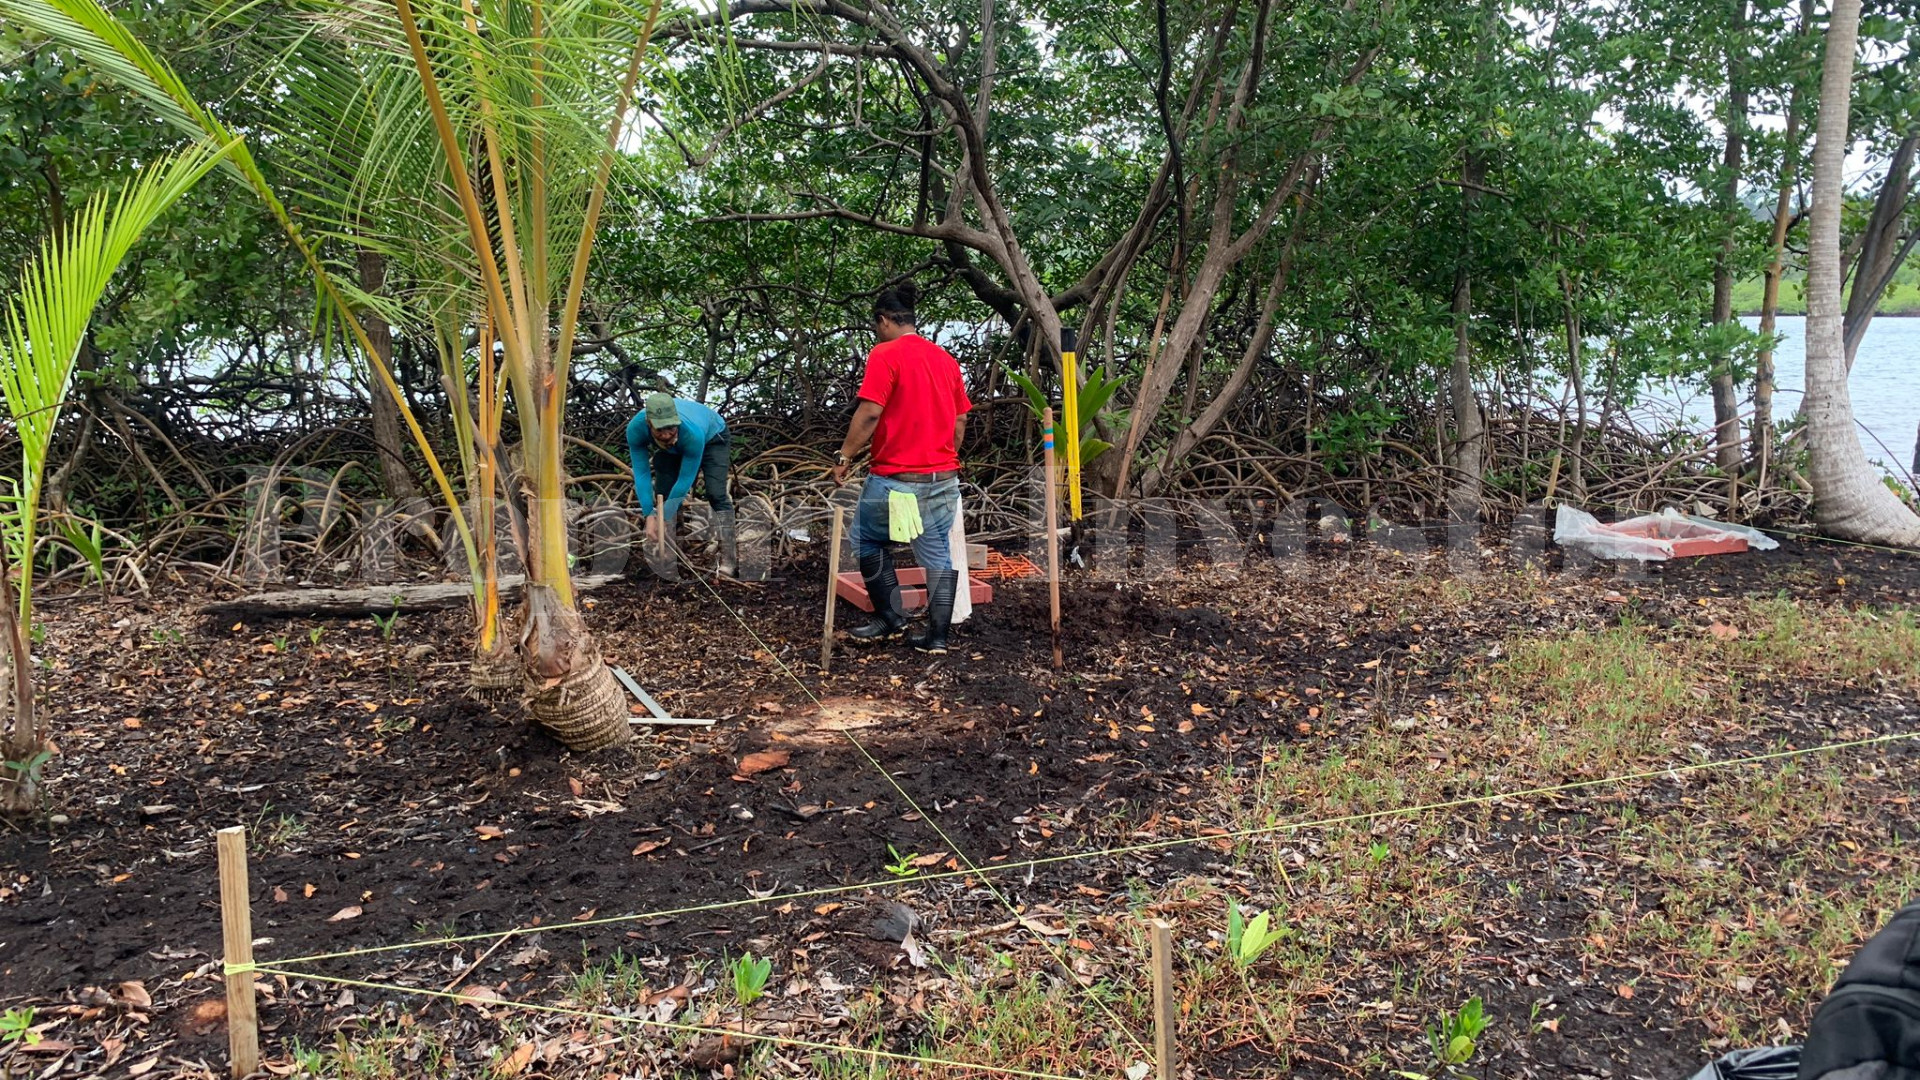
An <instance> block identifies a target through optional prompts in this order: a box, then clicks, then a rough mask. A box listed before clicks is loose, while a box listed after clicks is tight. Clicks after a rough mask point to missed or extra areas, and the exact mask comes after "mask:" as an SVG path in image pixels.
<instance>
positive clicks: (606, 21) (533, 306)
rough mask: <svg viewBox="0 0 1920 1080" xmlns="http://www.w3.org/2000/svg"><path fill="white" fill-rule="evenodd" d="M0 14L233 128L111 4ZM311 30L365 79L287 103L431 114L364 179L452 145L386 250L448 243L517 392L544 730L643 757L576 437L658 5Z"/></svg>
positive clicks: (155, 101)
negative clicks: (584, 525) (591, 570)
mask: <svg viewBox="0 0 1920 1080" xmlns="http://www.w3.org/2000/svg"><path fill="white" fill-rule="evenodd" d="M250 9H251V5H243V6H242V7H241V8H240V10H241V11H243V12H244V11H247V10H250ZM0 13H3V14H7V15H9V16H15V17H19V18H20V19H21V21H22V22H25V23H26V24H28V25H31V26H33V27H35V28H36V29H39V30H41V31H42V32H45V33H48V34H50V35H52V36H54V37H55V38H56V39H57V40H60V41H61V42H62V44H65V45H67V46H69V47H71V48H73V49H74V50H75V51H76V52H78V53H79V54H80V55H81V56H82V57H83V58H84V59H86V60H87V61H88V62H90V63H92V64H94V65H95V66H96V67H97V68H98V69H99V70H100V71H101V73H103V74H106V75H109V76H112V77H115V78H118V79H120V80H121V81H122V82H123V84H125V85H127V86H128V87H129V88H131V89H133V90H134V91H135V92H136V93H138V94H140V95H141V96H142V97H143V98H144V99H146V100H147V101H148V102H149V103H150V104H152V105H153V106H154V107H155V109H156V111H157V112H158V113H159V114H160V115H161V116H162V117H164V118H166V119H168V120H170V121H172V122H174V123H176V124H177V125H179V126H181V127H183V128H185V129H188V130H196V129H197V130H202V131H221V132H224V131H225V129H224V127H222V126H221V125H220V124H219V122H218V121H217V120H215V119H214V118H213V117H212V116H211V114H210V113H209V112H208V111H207V110H206V109H205V108H203V107H202V106H200V105H199V104H198V103H197V102H194V101H193V100H192V98H191V95H190V94H188V93H187V92H186V90H185V88H184V86H182V85H180V83H179V80H178V79H177V77H175V76H174V75H173V73H172V72H171V70H170V69H168V68H167V67H166V65H165V64H164V62H162V61H160V60H159V59H158V58H157V57H155V56H153V55H152V54H151V52H150V51H149V50H147V49H145V48H144V46H141V45H140V43H139V42H138V41H137V39H135V38H134V37H133V35H131V34H130V33H128V32H127V31H126V29H125V27H124V26H122V25H120V24H119V23H118V22H117V21H115V20H113V18H112V17H111V16H110V15H109V14H107V13H106V12H105V11H104V10H102V9H100V8H99V6H98V4H97V3H96V2H95V0H0ZM294 15H297V16H299V17H302V18H305V19H306V20H307V29H308V31H310V34H311V37H312V39H313V41H314V42H316V43H319V44H320V45H325V44H326V43H327V42H328V41H329V40H333V39H337V40H338V41H339V42H340V43H341V44H340V47H341V48H353V49H356V50H358V52H357V55H356V58H355V59H356V65H357V67H358V69H359V71H360V72H361V74H360V75H359V76H356V77H353V78H337V77H331V76H334V75H337V73H338V71H339V70H340V66H339V65H331V66H329V67H328V68H326V69H324V70H318V71H316V70H315V69H313V68H311V67H308V66H305V65H301V64H289V65H288V66H287V67H286V68H285V69H283V70H282V71H281V72H279V73H278V78H279V80H280V84H279V90H280V93H278V94H277V95H275V101H274V104H276V105H278V106H280V107H284V108H287V109H289V110H295V109H297V110H300V111H302V112H303V113H305V114H307V115H309V116H311V115H313V114H316V113H324V112H326V111H327V110H329V109H335V110H338V111H339V112H341V113H343V114H344V113H347V112H350V111H352V110H354V109H356V108H358V107H359V103H360V100H361V99H359V98H357V97H355V96H354V95H362V94H365V93H368V92H369V91H370V90H371V92H375V93H380V94H387V95H392V96H393V100H394V101H399V100H401V99H402V98H403V97H407V96H414V97H416V98H417V100H418V102H419V108H418V109H413V110H409V109H406V108H394V109H390V110H388V111H387V112H385V113H384V114H383V115H387V116H389V117H393V118H395V120H394V123H393V125H392V126H390V127H388V128H386V129H385V131H384V134H385V135H386V136H388V137H386V138H383V139H382V140H379V141H377V142H374V143H371V144H368V145H367V150H368V153H367V155H366V157H365V159H364V160H363V162H362V164H363V168H364V170H365V171H366V172H367V173H369V174H372V175H382V174H391V175H407V176H412V175H414V173H413V171H412V170H411V169H396V167H395V166H396V163H397V162H401V161H417V160H418V154H419V149H420V145H421V141H420V140H419V139H417V138H414V137H413V133H414V130H415V129H414V128H413V127H412V126H410V125H411V124H412V123H413V122H414V120H415V119H416V118H417V119H419V120H420V121H421V122H424V123H426V124H427V125H429V126H428V130H430V131H431V133H432V141H431V142H430V143H428V144H427V145H429V146H437V148H438V151H439V156H438V161H439V170H438V173H437V176H436V180H435V183H433V184H427V185H422V186H415V187H413V188H412V190H413V191H414V192H415V194H416V195H417V196H418V198H419V200H420V202H419V205H418V208H417V209H418V212H417V213H414V214H411V215H402V216H401V218H400V220H401V221H402V222H403V224H402V225H401V226H399V227H397V228H396V229H395V230H394V232H393V233H392V234H391V235H387V236H383V237H380V238H379V240H380V241H381V242H382V243H385V244H388V245H390V246H392V247H396V248H397V247H401V246H407V245H418V244H420V243H423V242H424V243H426V244H428V245H438V248H439V251H440V253H441V255H442V257H443V258H444V259H446V260H448V261H450V262H452V263H454V264H457V265H461V266H463V268H464V270H465V271H466V273H465V274H464V277H465V279H466V280H468V281H471V282H473V283H475V284H476V287H477V288H478V290H479V292H480V295H481V297H482V298H483V303H484V309H485V324H486V326H487V328H488V329H489V330H490V332H491V333H492V334H493V335H495V336H496V337H497V339H498V341H499V342H500V345H501V356H502V360H501V371H500V374H501V376H502V377H503V380H502V381H504V383H505V384H506V385H507V386H508V387H509V388H510V390H511V393H512V397H513V401H514V405H515V409H514V413H515V415H516V417H517V420H518V423H519V429H520V430H519V435H520V448H521V456H522V458H523V459H524V461H525V462H526V473H527V475H526V477H525V485H524V487H525V494H524V518H523V519H524V522H525V534H526V539H527V543H526V549H525V552H524V554H525V562H526V564H527V571H528V573H527V580H528V584H527V588H526V590H525V593H524V599H523V603H522V608H521V620H520V622H521V637H520V646H521V655H522V658H523V661H524V663H525V668H526V678H527V687H528V693H529V698H530V709H531V712H532V714H533V717H534V719H535V720H537V721H539V722H540V723H542V724H544V725H546V726H547V727H549V728H551V729H552V730H553V731H554V732H555V733H556V734H557V735H559V737H560V738H561V739H562V740H563V741H565V742H566V743H567V744H568V745H569V746H572V747H574V748H575V749H583V750H591V749H599V748H602V747H606V746H611V745H616V744H618V743H622V742H625V741H626V740H627V739H628V738H629V737H630V734H629V733H630V728H629V726H628V723H627V713H626V708H625V700H624V696H623V694H622V691H621V689H620V686H619V684H618V682H617V681H615V679H614V678H613V675H612V673H611V671H610V670H609V669H608V668H607V666H606V663H605V661H604V660H603V659H602V658H601V656H600V653H599V650H598V648H597V646H596V645H595V644H594V642H593V639H592V637H591V635H590V634H588V632H587V630H586V626H585V624H584V621H583V620H582V619H581V617H580V615H579V613H578V610H577V608H576V607H575V604H574V595H573V584H572V579H571V577H570V575H569V572H568V571H569V567H568V561H569V556H568V550H567V519H566V493H567V483H566V481H567V478H566V472H565V467H564V461H563V457H562V450H563V447H564V441H563V438H564V431H563V428H564V422H565V401H566V389H567V377H568V366H569V361H570V359H571V356H572V349H573V343H574V336H575V330H576V327H577V325H578V320H579V313H580V308H581V303H582V300H583V298H584V291H585V285H586V270H587V264H588V260H589V258H590V256H591V253H592V246H593V236H594V230H595V227H596V225H597V222H598V219H599V216H600V212H601V209H602V207H603V206H604V204H605V197H606V191H607V187H608V181H609V178H610V176H611V175H612V170H613V166H614V164H615V161H616V159H617V158H618V156H619V155H618V153H617V151H618V148H619V146H620V136H621V131H622V129H623V126H624V121H625V117H626V114H627V112H628V109H629V106H630V105H631V102H632V98H633V93H634V88H635V86H636V85H637V82H638V79H639V75H640V72H641V71H642V69H643V66H644V61H645V60H646V57H647V55H648V46H649V40H650V38H651V34H652V30H653V28H654V26H655V25H656V23H657V21H658V19H659V16H660V3H659V0H651V2H642V0H596V2H589V3H583V4H559V5H549V4H546V3H543V2H541V0H471V2H469V0H416V2H408V0H396V3H395V4H394V6H393V8H392V9H388V8H386V7H385V6H384V5H363V4H358V3H353V2H351V0H315V2H314V3H310V4H307V5H305V6H303V7H302V8H300V9H299V11H297V12H294V13H291V14H290V15H289V16H288V17H292V16H294ZM402 73H405V74H406V75H407V78H405V79H402V78H400V75H401V74H402ZM290 130H291V129H290ZM244 155H245V149H244V147H243V148H241V150H240V151H239V152H238V153H237V155H236V159H237V161H238V162H239V165H240V167H239V168H237V169H236V171H237V172H238V173H239V174H240V175H241V177H242V178H243V179H244V180H245V181H246V182H247V183H248V184H249V186H250V187H252V188H253V189H254V190H255V191H256V193H258V194H259V195H260V197H261V198H262V199H263V200H264V201H265V202H266V203H267V204H268V206H269V208H270V209H272V210H273V211H274V212H275V214H276V216H277V217H279V218H280V220H281V221H282V223H283V225H284V226H286V228H287V229H288V231H289V235H290V236H292V237H293V238H294V239H295V242H296V244H299V245H300V247H301V251H302V253H303V254H305V255H306V256H307V258H308V262H309V265H310V266H311V267H312V268H313V270H314V272H315V280H316V283H317V285H318V287H319V288H320V291H321V293H322V298H323V301H324V302H325V303H327V304H329V305H330V306H331V307H332V309H333V310H334V311H335V312H336V313H338V314H339V316H340V325H341V327H342V328H343V330H344V331H345V332H346V333H348V334H351V335H353V336H354V337H355V339H356V340H358V341H359V342H360V345H361V349H362V351H363V352H364V353H367V354H368V362H369V366H370V368H371V369H373V370H374V371H375V372H376V374H377V375H378V376H379V377H380V379H381V380H382V383H383V385H387V388H388V389H389V391H391V390H392V389H393V388H392V386H391V385H389V384H391V380H392V375H391V372H390V371H388V370H386V368H385V366H384V363H383V362H382V361H380V359H379V358H378V357H377V355H374V350H373V349H372V348H371V346H370V345H369V344H367V343H366V341H365V340H364V339H365V334H364V331H363V330H362V328H361V327H360V325H359V322H358V320H356V319H352V318H347V317H344V313H345V312H347V311H349V310H350V306H349V300H348V296H347V295H346V294H347V292H348V290H344V289H342V288H341V287H340V286H338V285H336V284H334V282H333V278H332V276H331V275H329V274H328V273H327V271H326V268H325V267H324V266H323V265H322V263H321V261H320V260H319V258H318V257H317V256H316V255H314V254H313V247H312V245H311V244H308V243H305V242H304V240H303V236H304V234H303V233H302V232H301V229H300V226H299V224H298V223H297V222H295V221H294V220H293V219H292V217H291V216H290V215H289V214H287V212H286V211H285V209H284V208H283V206H282V204H281V203H280V201H279V199H278V197H277V196H276V195H275V194H274V193H273V192H272V190H271V189H270V187H269V186H268V185H267V184H266V182H265V180H264V178H263V177H262V176H261V174H260V172H259V170H258V169H257V168H255V167H253V165H252V161H251V158H248V157H245V156H244ZM295 156H297V152H295ZM448 192H450V193H451V203H452V205H453V206H454V207H455V208H456V210H457V215H458V216H457V217H456V218H454V222H455V224H456V226H457V228H456V229H454V230H452V233H457V234H458V235H457V236H456V235H452V234H450V232H449V230H447V229H445V228H442V227H441V226H442V225H444V223H445V218H446V215H445V214H444V213H441V212H440V209H439V208H440V206H441V205H443V204H444V202H445V201H446V200H445V195H446V193H448ZM303 194H304V195H307V196H309V197H311V198H313V199H315V200H316V201H319V202H321V203H329V200H330V196H331V195H333V194H334V192H333V191H332V190H331V189H329V188H328V187H327V186H326V185H319V186H317V187H315V189H314V190H313V191H310V192H309V191H303ZM357 209H359V207H357V206H356V205H354V204H351V203H345V202H340V201H337V200H335V201H332V202H331V203H330V209H329V214H328V215H327V220H329V221H332V222H338V221H340V220H341V219H342V218H343V217H344V216H346V215H350V214H352V213H354V212H355V211H356V210H357ZM363 224H364V222H363ZM380 224H381V219H378V218H376V219H375V220H374V221H373V222H372V226H373V227H374V228H376V229H377V228H378V227H379V226H380ZM422 226H425V228H424V229H423V228H422ZM422 237H424V238H425V239H424V241H423V240H422ZM361 299H363V300H364V299H365V298H361ZM395 396H396V397H399V396H400V395H398V394H397V393H396V394H395ZM479 419H480V418H479V417H475V420H476V422H475V423H474V424H473V425H471V429H472V431H473V432H474V433H475V434H476V435H479V434H480V433H481V431H482V425H481V424H480V423H478V422H477V421H478V420H479ZM494 419H495V420H496V421H497V419H498V414H497V413H496V414H495V416H494ZM407 420H408V422H409V425H410V426H411V427H412V429H413V431H414V435H415V439H416V442H417V443H419V444H420V445H421V447H422V450H423V453H425V455H426V457H427V460H428V464H429V467H430V469H431V470H432V471H433V473H434V478H435V481H436V483H437V484H438V485H439V487H440V490H441V493H442V496H443V498H444V499H445V500H446V502H447V503H448V505H450V506H455V507H457V506H459V500H458V499H457V498H456V497H455V495H454V493H453V490H452V487H451V484H450V482H449V481H448V480H447V479H446V476H445V474H444V471H443V470H441V469H440V467H439V464H438V461H437V459H435V458H434V457H433V455H432V450H431V447H430V445H428V443H427V440H426V438H425V436H424V433H422V432H421V431H420V429H419V426H418V423H417V421H415V420H414V418H413V417H412V416H411V415H408V416H407ZM495 449H496V448H495V447H493V446H482V447H481V454H480V456H481V457H483V458H485V459H487V460H488V461H489V462H490V463H491V465H490V467H492V468H494V469H495V470H496V471H497V468H498V465H497V459H496V457H495ZM454 522H455V524H456V526H457V527H458V528H459V529H460V532H461V538H462V541H463V543H464V544H465V546H466V548H467V553H468V557H469V560H470V562H471V563H472V564H473V565H476V566H477V565H479V564H480V558H479V551H478V548H477V546H476V544H475V541H474V537H473V534H472V532H473V531H472V530H471V529H469V528H468V527H467V524H466V520H465V516H464V514H461V513H458V512H456V514H455V515H454Z"/></svg>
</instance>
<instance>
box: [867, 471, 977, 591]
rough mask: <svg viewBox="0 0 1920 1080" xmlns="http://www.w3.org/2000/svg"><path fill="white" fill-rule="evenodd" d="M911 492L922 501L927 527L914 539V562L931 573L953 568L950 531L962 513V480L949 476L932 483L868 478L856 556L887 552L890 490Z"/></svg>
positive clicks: (921, 509) (922, 515)
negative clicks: (949, 539) (948, 541)
mask: <svg viewBox="0 0 1920 1080" xmlns="http://www.w3.org/2000/svg"><path fill="white" fill-rule="evenodd" d="M891 491H905V492H910V493H911V494H912V495H913V497H914V498H916V499H918V500H919V501H920V524H921V526H922V528H923V529H924V530H925V531H924V532H922V533H921V534H920V535H919V536H918V537H917V538H915V539H914V541H913V561H914V562H917V563H919V564H920V565H921V566H924V567H926V569H927V572H928V573H932V572H933V571H935V570H951V569H953V552H952V551H951V550H950V549H949V548H948V546H947V534H948V533H949V532H952V531H953V515H955V514H957V513H959V512H960V479H959V478H958V477H948V478H947V479H945V480H938V481H935V482H934V483H931V484H908V483H903V482H901V481H899V480H894V479H892V478H890V477H886V476H873V475H869V476H868V477H867V483H866V485H865V486H864V487H862V488H861V489H860V505H859V506H858V507H857V508H856V509H855V510H854V512H853V553H854V555H855V556H856V557H859V556H864V555H870V554H873V553H874V552H877V551H885V550H886V548H887V545H888V544H891V543H892V542H893V540H892V539H891V538H890V537H889V536H888V534H887V493H888V492H891Z"/></svg>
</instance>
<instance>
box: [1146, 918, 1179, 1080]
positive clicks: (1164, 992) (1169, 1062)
mask: <svg viewBox="0 0 1920 1080" xmlns="http://www.w3.org/2000/svg"><path fill="white" fill-rule="evenodd" d="M1150 926H1151V928H1152V930H1153V1057H1154V1069H1155V1072H1154V1075H1155V1076H1156V1077H1157V1080H1176V1077H1178V1076H1179V1075H1180V1055H1179V1052H1178V1050H1177V1049H1176V1047H1175V1046H1174V1025H1175V1024H1176V1023H1177V1022H1178V1018H1179V1017H1178V1013H1177V1012H1176V1011H1175V1010H1174V1004H1173V927H1171V926H1169V925H1168V924H1167V923H1166V921H1165V920H1163V919H1154V920H1152V922H1151V924H1150Z"/></svg>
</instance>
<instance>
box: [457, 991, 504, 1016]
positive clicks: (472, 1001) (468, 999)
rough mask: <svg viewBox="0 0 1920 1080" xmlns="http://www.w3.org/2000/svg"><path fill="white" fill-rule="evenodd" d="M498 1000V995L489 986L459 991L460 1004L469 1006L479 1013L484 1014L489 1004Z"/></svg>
mask: <svg viewBox="0 0 1920 1080" xmlns="http://www.w3.org/2000/svg"><path fill="white" fill-rule="evenodd" d="M499 1000H500V995H499V994H497V993H495V992H494V991H493V988H492V987H490V986H469V987H467V988H466V989H465V990H462V991H460V1004H462V1005H471V1006H473V1007H474V1008H476V1009H479V1010H480V1011H481V1012H485V1011H486V1010H487V1006H488V1005H489V1004H492V1003H493V1002H496V1001H499Z"/></svg>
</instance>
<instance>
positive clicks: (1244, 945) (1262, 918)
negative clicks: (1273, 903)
mask: <svg viewBox="0 0 1920 1080" xmlns="http://www.w3.org/2000/svg"><path fill="white" fill-rule="evenodd" d="M1292 936H1293V931H1292V930H1291V929H1290V928H1288V927H1286V926H1276V925H1274V924H1273V913H1272V912H1271V911H1263V912H1261V913H1260V914H1258V915H1255V916H1254V917H1253V918H1252V920H1248V919H1247V918H1246V916H1245V914H1244V913H1243V912H1242V911H1241V910H1240V904H1239V902H1238V901H1233V900H1229V901H1227V956H1228V958H1229V959H1231V960H1232V961H1233V963H1234V966H1235V967H1238V968H1240V969H1241V970H1242V971H1244V970H1246V969H1247V968H1249V967H1251V966H1253V962H1254V961H1256V960H1258V959H1260V957H1261V956H1262V955H1263V954H1264V953H1266V951H1267V950H1268V949H1270V948H1272V947H1273V946H1275V945H1277V944H1279V943H1280V942H1282V941H1285V940H1286V939H1287V938H1289V937H1292Z"/></svg>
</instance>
